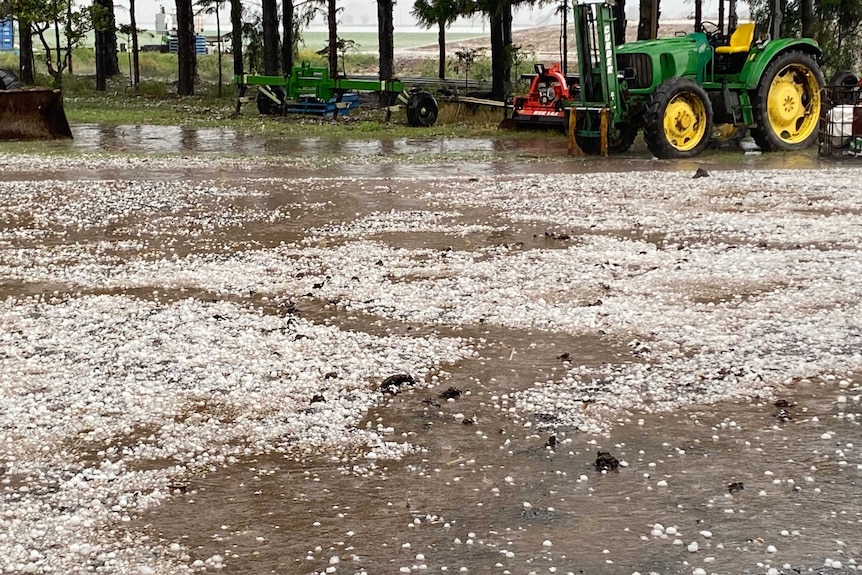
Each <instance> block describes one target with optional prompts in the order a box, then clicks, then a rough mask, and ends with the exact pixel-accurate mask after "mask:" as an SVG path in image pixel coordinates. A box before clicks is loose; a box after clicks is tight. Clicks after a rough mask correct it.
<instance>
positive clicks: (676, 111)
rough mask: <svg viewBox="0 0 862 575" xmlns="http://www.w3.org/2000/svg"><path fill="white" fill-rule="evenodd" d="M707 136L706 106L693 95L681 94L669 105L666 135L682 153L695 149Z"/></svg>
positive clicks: (666, 112) (665, 121)
mask: <svg viewBox="0 0 862 575" xmlns="http://www.w3.org/2000/svg"><path fill="white" fill-rule="evenodd" d="M704 134H706V106H705V105H704V102H703V100H701V99H700V98H698V97H696V96H695V97H693V94H691V93H687V92H681V93H679V94H677V95H676V96H674V97H673V99H672V100H671V101H670V102H669V103H668V105H667V108H666V109H665V113H664V135H665V137H666V138H667V140H668V142H670V144H671V145H672V146H673V147H674V148H676V149H677V150H679V151H681V152H687V151H689V150H691V149H693V148H694V147H695V146H697V144H699V143H700V141H701V140H702V139H703V136H704Z"/></svg>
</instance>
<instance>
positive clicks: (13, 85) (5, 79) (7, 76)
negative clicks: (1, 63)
mask: <svg viewBox="0 0 862 575" xmlns="http://www.w3.org/2000/svg"><path fill="white" fill-rule="evenodd" d="M22 87H23V86H22V85H21V82H19V81H18V78H16V77H15V74H13V73H12V72H8V71H6V70H0V90H20V89H21V88H22Z"/></svg>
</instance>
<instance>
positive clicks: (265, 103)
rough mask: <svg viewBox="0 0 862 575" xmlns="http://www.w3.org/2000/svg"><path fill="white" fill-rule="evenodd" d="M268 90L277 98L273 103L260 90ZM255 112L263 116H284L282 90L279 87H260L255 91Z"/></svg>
mask: <svg viewBox="0 0 862 575" xmlns="http://www.w3.org/2000/svg"><path fill="white" fill-rule="evenodd" d="M264 89H268V90H270V91H271V92H272V94H273V95H274V96H275V97H276V98H278V102H274V101H273V100H272V98H270V97H269V96H267V95H266V94H265V93H264V92H263V91H262V90H264ZM257 111H258V112H260V113H261V114H263V115H264V116H281V115H283V114H284V90H282V89H281V88H280V87H279V86H261V87H260V88H259V89H258V91H257Z"/></svg>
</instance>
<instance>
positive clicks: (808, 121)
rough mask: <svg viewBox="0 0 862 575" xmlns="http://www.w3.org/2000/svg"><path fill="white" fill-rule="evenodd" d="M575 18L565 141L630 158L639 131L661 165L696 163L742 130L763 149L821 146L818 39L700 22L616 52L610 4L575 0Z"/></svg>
mask: <svg viewBox="0 0 862 575" xmlns="http://www.w3.org/2000/svg"><path fill="white" fill-rule="evenodd" d="M610 1H612V0H610ZM720 1H722V0H720ZM733 4H735V3H734V2H733V0H731V6H733ZM574 18H575V41H576V49H577V54H578V71H579V76H580V92H579V94H578V96H576V98H575V99H574V100H572V101H571V102H570V103H569V104H570V106H569V108H568V110H569V125H570V130H569V134H570V139H573V140H574V141H576V142H577V144H578V146H579V147H580V148H581V149H582V150H583V151H584V152H586V153H603V154H604V153H607V152H608V151H611V152H622V151H625V150H627V149H628V148H629V147H631V145H632V143H633V142H634V139H635V137H636V136H637V133H638V130H641V129H642V130H643V132H644V139H645V140H646V143H647V146H648V147H649V149H650V151H651V152H652V153H653V155H655V156H656V157H657V158H690V157H693V156H697V155H698V154H700V153H701V152H702V151H703V150H704V148H706V146H707V144H708V143H709V142H710V140H711V139H722V138H727V137H730V136H731V135H733V134H735V133H736V134H738V133H741V132H744V131H745V129H748V130H750V133H751V135H752V137H753V138H754V141H755V142H756V143H757V145H758V146H760V148H761V149H763V150H764V151H772V150H796V149H801V148H805V147H808V146H810V145H811V144H813V143H814V142H815V141H816V139H817V127H818V121H819V116H820V105H821V103H820V90H821V88H822V87H823V85H824V81H823V73H822V72H821V70H820V67H819V65H818V64H817V60H818V58H819V56H820V49H819V48H818V46H817V44H816V43H815V42H814V41H813V40H811V39H807V38H802V39H780V38H777V33H775V30H773V34H772V36H773V37H770V36H769V35H767V34H758V33H757V32H758V31H757V30H755V25H754V24H753V23H745V24H740V25H738V26H737V25H736V16H735V14H733V13H732V14H731V17H730V18H728V33H727V34H724V31H723V29H722V28H723V26H720V25H715V24H712V23H710V22H702V23H699V25H698V28H699V31H696V32H693V33H691V34H687V35H685V36H678V37H675V38H665V39H657V40H644V41H639V42H632V43H628V44H623V45H621V46H616V45H615V42H614V31H613V15H612V9H611V6H610V5H609V4H608V3H607V1H606V0H575V3H574ZM722 19H723V18H722ZM722 24H723V23H722ZM773 28H777V26H773Z"/></svg>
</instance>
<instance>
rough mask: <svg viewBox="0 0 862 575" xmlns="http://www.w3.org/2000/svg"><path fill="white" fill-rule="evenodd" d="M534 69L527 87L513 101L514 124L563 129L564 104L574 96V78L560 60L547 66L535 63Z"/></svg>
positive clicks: (519, 126)
mask: <svg viewBox="0 0 862 575" xmlns="http://www.w3.org/2000/svg"><path fill="white" fill-rule="evenodd" d="M535 71H536V74H535V75H534V76H531V77H530V78H531V81H530V91H529V92H528V93H527V94H526V95H525V96H518V97H515V98H514V100H513V101H512V118H511V119H512V123H513V124H514V127H515V128H518V129H529V128H549V129H558V130H565V129H566V110H565V104H566V102H567V101H570V100H574V99H575V97H576V94H577V89H578V86H577V78H575V77H573V76H566V75H565V74H564V73H563V70H562V68H561V67H560V64H559V63H554V64H553V65H552V66H551V67H550V68H545V66H544V65H542V64H536V67H535ZM522 77H526V76H522Z"/></svg>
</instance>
